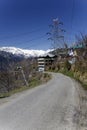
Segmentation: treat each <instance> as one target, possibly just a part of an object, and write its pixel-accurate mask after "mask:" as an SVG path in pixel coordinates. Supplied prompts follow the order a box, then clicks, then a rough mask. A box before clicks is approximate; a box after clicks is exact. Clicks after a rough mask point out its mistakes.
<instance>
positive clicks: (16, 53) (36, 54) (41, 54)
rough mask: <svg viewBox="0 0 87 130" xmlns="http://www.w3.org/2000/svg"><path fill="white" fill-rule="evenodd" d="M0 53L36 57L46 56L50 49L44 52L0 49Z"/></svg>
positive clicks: (14, 48) (9, 48) (12, 48)
mask: <svg viewBox="0 0 87 130" xmlns="http://www.w3.org/2000/svg"><path fill="white" fill-rule="evenodd" d="M0 51H5V52H9V53H12V54H14V55H23V56H24V57H26V58H27V57H31V56H33V57H38V56H43V55H45V54H48V53H49V52H50V51H52V50H50V49H48V50H46V51H44V50H28V49H20V48H16V47H0Z"/></svg>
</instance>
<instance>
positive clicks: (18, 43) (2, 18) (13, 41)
mask: <svg viewBox="0 0 87 130" xmlns="http://www.w3.org/2000/svg"><path fill="white" fill-rule="evenodd" d="M57 17H58V18H59V20H60V21H62V22H63V23H64V25H63V28H64V29H65V30H66V33H65V41H66V42H67V43H68V44H71V43H72V42H74V41H75V34H80V32H82V33H83V34H86V33H87V0H0V47H1V46H15V47H19V48H26V49H43V50H46V49H49V48H51V42H50V41H48V40H47V36H46V33H47V32H48V31H49V24H51V23H52V19H53V18H57Z"/></svg>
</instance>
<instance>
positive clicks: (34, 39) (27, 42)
mask: <svg viewBox="0 0 87 130" xmlns="http://www.w3.org/2000/svg"><path fill="white" fill-rule="evenodd" d="M44 37H46V34H45V35H42V36H39V37H37V38H33V39H30V40H27V41H24V43H23V42H21V41H19V42H17V41H14V42H16V43H17V44H21V45H23V44H28V45H29V46H28V47H32V46H34V45H35V44H36V43H34V44H32V43H31V44H30V42H32V41H36V40H39V39H42V38H44ZM5 42H6V41H5ZM12 44H15V43H12ZM10 45H11V44H10Z"/></svg>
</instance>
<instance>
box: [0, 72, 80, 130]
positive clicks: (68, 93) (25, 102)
mask: <svg viewBox="0 0 87 130" xmlns="http://www.w3.org/2000/svg"><path fill="white" fill-rule="evenodd" d="M52 75H53V78H52V80H50V81H49V82H48V83H46V84H44V85H40V86H39V87H36V88H33V89H31V90H28V91H24V92H22V93H20V94H16V95H14V96H12V97H10V98H7V99H6V103H4V104H2V105H1V106H0V130H77V125H76V123H75V121H74V115H75V109H76V107H78V94H77V90H76V87H75V84H74V81H73V80H72V79H70V78H69V77H66V76H64V75H62V74H54V73H53V74H52Z"/></svg>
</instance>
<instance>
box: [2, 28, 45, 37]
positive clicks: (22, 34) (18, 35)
mask: <svg viewBox="0 0 87 130" xmlns="http://www.w3.org/2000/svg"><path fill="white" fill-rule="evenodd" d="M40 30H42V28H39V29H36V30H33V31H29V32H23V33H20V34H15V35H10V34H9V35H0V36H3V37H4V36H5V38H6V39H10V38H15V37H20V36H26V35H28V34H32V33H35V32H38V31H40Z"/></svg>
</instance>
